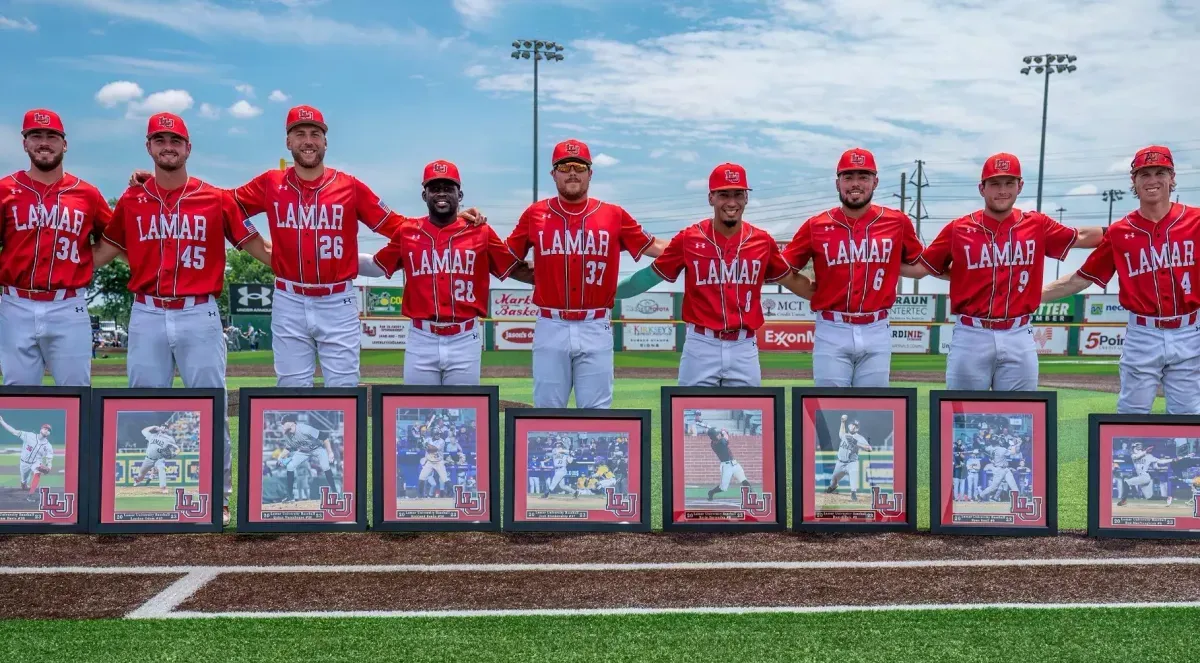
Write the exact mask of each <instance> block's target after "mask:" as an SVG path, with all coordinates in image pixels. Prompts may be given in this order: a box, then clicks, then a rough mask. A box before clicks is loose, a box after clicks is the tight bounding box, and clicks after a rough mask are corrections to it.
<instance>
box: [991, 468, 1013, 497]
mask: <svg viewBox="0 0 1200 663" xmlns="http://www.w3.org/2000/svg"><path fill="white" fill-rule="evenodd" d="M1004 484H1008V489H1009V490H1011V491H1013V492H1019V491H1020V489H1019V488H1017V480H1016V479H1015V478H1013V472H1012V469H1011V468H1007V467H1006V468H1003V469H999V470H992V483H991V485H989V486H988V487H987V488H985V489H984V491H983V493H982V496H983V497H991V496H992V495H994V494H996V491H998V490H1000V487H1001V486H1003V485H1004Z"/></svg>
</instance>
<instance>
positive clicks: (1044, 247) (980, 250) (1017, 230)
mask: <svg viewBox="0 0 1200 663" xmlns="http://www.w3.org/2000/svg"><path fill="white" fill-rule="evenodd" d="M1078 235H1079V233H1078V232H1077V231H1076V230H1075V229H1074V228H1068V227H1067V226H1064V225H1062V224H1061V223H1059V222H1057V221H1055V220H1054V219H1051V218H1050V217H1048V216H1046V215H1045V214H1042V213H1041V212H1022V211H1020V210H1017V209H1014V210H1012V211H1011V212H1010V213H1009V215H1008V216H1007V217H1006V218H1005V219H1004V220H1003V221H997V220H996V219H993V218H992V217H990V216H988V215H987V214H984V213H983V211H982V210H980V211H977V212H974V213H972V214H970V215H967V216H964V217H961V218H958V219H955V220H953V221H951V222H950V223H948V224H946V227H945V228H942V232H940V233H938V236H937V239H935V240H933V242H932V243H931V244H930V245H929V246H927V247H925V250H924V251H923V252H922V253H921V262H923V263H925V266H926V267H928V268H929V271H931V272H933V273H935V274H938V275H941V274H944V273H945V272H946V269H947V268H949V269H950V312H951V313H955V314H958V315H967V316H971V317H973V318H1017V317H1020V316H1023V315H1032V314H1033V313H1034V311H1037V308H1038V306H1039V305H1040V304H1041V301H1042V269H1043V267H1044V266H1045V264H1046V260H1045V258H1046V256H1050V257H1051V258H1054V259H1056V260H1063V259H1065V258H1066V257H1067V253H1068V252H1069V251H1070V250H1071V247H1072V246H1074V245H1075V240H1076V238H1077V237H1078Z"/></svg>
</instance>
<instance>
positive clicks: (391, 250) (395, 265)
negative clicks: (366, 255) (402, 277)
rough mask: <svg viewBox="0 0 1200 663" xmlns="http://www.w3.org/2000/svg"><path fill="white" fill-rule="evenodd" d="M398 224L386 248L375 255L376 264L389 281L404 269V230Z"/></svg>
mask: <svg viewBox="0 0 1200 663" xmlns="http://www.w3.org/2000/svg"><path fill="white" fill-rule="evenodd" d="M402 226H403V224H397V225H396V226H395V229H394V230H393V231H392V235H391V238H390V239H389V240H388V243H387V245H386V246H384V247H383V248H382V249H379V251H377V252H376V253H375V258H374V260H375V264H376V265H379V269H382V270H383V273H384V275H386V276H387V277H388V278H389V279H390V278H392V275H393V274H395V273H396V272H398V271H400V270H402V269H404V228H403V227H402Z"/></svg>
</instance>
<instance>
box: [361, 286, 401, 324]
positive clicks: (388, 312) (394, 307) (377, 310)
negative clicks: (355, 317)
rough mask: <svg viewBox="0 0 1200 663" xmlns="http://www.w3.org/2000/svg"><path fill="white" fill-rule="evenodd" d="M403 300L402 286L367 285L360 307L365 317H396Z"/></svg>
mask: <svg viewBox="0 0 1200 663" xmlns="http://www.w3.org/2000/svg"><path fill="white" fill-rule="evenodd" d="M403 301H404V288H400V287H391V286H374V285H371V286H367V289H366V294H365V301H364V302H363V308H362V309H361V310H362V312H363V315H364V316H366V317H373V316H383V317H396V316H398V315H400V305H401V303H402V302H403Z"/></svg>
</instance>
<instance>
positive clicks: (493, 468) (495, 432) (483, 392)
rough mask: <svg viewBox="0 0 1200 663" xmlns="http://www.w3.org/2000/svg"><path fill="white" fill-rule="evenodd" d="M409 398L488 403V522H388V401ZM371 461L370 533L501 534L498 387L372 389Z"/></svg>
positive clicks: (413, 386)
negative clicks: (463, 398)
mask: <svg viewBox="0 0 1200 663" xmlns="http://www.w3.org/2000/svg"><path fill="white" fill-rule="evenodd" d="M393 396H410V397H435V398H436V397H455V396H466V397H477V398H485V399H487V412H486V413H481V416H482V415H483V414H486V415H487V417H488V419H487V422H488V439H487V440H486V441H485V442H484V444H486V448H487V450H488V459H487V460H488V464H489V467H488V480H487V486H486V488H487V491H488V494H487V497H486V500H487V504H488V513H489V514H490V516H491V517H490V518H489V519H488V520H486V521H482V522H475V521H436V520H429V521H420V522H418V521H396V520H390V521H389V520H388V519H387V518H385V509H386V508H387V505H386V504H385V499H384V497H385V490H384V479H385V476H384V474H385V473H384V471H383V468H384V464H385V462H386V461H385V459H386V458H387V457H388V451H389V450H385V449H384V439H383V438H384V410H383V407H384V406H383V402H384V399H385V398H388V397H393ZM371 420H372V430H371V457H372V461H373V474H372V478H371V483H372V487H373V495H372V499H371V514H372V518H371V529H372V530H373V531H378V532H499V531H500V528H501V520H502V519H503V512H502V511H501V504H500V388H499V387H498V386H495V385H480V386H422V385H372V386H371ZM391 452H392V455H393V456H394V449H392V450H391Z"/></svg>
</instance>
